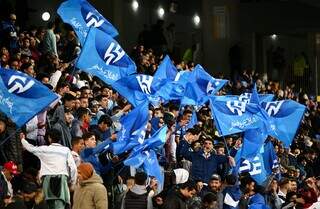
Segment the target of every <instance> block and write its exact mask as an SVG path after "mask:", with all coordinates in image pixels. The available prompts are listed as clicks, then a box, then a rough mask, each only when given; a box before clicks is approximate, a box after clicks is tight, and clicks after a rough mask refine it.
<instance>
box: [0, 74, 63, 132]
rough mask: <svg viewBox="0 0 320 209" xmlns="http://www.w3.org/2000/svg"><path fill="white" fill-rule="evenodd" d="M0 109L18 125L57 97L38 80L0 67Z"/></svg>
mask: <svg viewBox="0 0 320 209" xmlns="http://www.w3.org/2000/svg"><path fill="white" fill-rule="evenodd" d="M0 76H1V79H0V111H1V112H3V113H4V114H5V115H6V116H7V117H8V118H10V119H11V120H12V121H13V122H14V123H15V124H16V125H17V126H18V127H21V126H23V125H24V124H26V123H27V122H28V121H29V120H30V119H31V118H33V117H34V116H35V115H37V114H38V113H40V112H42V111H43V110H44V109H45V108H47V107H48V106H49V105H50V104H51V103H52V102H53V101H55V100H57V99H58V96H57V95H56V94H54V93H53V92H52V91H51V90H50V89H48V88H47V87H46V86H44V85H43V84H42V83H40V82H39V81H37V80H35V79H34V78H32V77H30V76H28V75H27V74H24V73H21V72H19V71H16V70H9V69H4V68H0Z"/></svg>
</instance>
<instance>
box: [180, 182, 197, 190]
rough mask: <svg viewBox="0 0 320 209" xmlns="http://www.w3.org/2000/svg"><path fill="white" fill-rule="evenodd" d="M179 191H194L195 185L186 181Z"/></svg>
mask: <svg viewBox="0 0 320 209" xmlns="http://www.w3.org/2000/svg"><path fill="white" fill-rule="evenodd" d="M180 189H188V191H192V190H196V183H195V182H194V181H191V180H188V181H187V182H185V183H183V184H181V186H180Z"/></svg>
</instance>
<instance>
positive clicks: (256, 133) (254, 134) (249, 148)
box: [242, 128, 268, 159]
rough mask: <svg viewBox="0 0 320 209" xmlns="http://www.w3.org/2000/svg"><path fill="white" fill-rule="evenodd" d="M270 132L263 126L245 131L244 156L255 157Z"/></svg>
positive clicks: (247, 157) (246, 157)
mask: <svg viewBox="0 0 320 209" xmlns="http://www.w3.org/2000/svg"><path fill="white" fill-rule="evenodd" d="M267 137H268V134H267V132H266V131H265V130H262V128H256V129H249V130H246V131H245V132H244V137H243V144H242V146H243V150H242V157H243V158H245V159H249V158H253V157H254V156H255V155H256V154H257V153H258V152H259V150H260V149H261V147H262V146H263V144H264V142H265V140H266V139H267Z"/></svg>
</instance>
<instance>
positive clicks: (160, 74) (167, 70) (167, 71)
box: [153, 55, 178, 86]
mask: <svg viewBox="0 0 320 209" xmlns="http://www.w3.org/2000/svg"><path fill="white" fill-rule="evenodd" d="M177 74H178V70H177V68H176V67H175V66H174V65H173V64H172V61H171V59H170V57H169V56H168V55H167V56H165V58H164V59H163V60H162V62H161V63H160V65H159V67H158V69H157V71H156V73H155V74H154V75H153V78H154V79H155V81H156V82H157V83H161V84H162V85H164V84H165V83H167V82H168V81H174V80H175V79H176V77H177ZM162 85H161V86H162Z"/></svg>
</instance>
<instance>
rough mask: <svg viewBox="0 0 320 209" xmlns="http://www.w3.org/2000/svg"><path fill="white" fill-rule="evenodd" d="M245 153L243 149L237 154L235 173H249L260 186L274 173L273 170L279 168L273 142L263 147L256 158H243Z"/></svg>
mask: <svg viewBox="0 0 320 209" xmlns="http://www.w3.org/2000/svg"><path fill="white" fill-rule="evenodd" d="M243 151H244V148H243V147H242V148H240V150H239V151H238V152H237V154H236V157H235V161H236V164H237V166H236V167H235V170H234V171H235V172H237V173H245V172H248V173H249V174H250V175H251V177H252V178H253V179H254V180H255V181H256V182H257V183H258V184H260V185H262V184H263V183H265V182H266V180H267V176H268V175H270V174H271V173H272V169H273V168H276V167H278V166H279V164H278V161H277V156H276V154H275V153H274V149H273V145H272V144H271V142H268V143H266V144H265V145H264V146H262V147H261V149H260V150H259V152H258V153H257V154H256V155H255V156H254V157H248V158H244V157H242V154H243Z"/></svg>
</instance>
